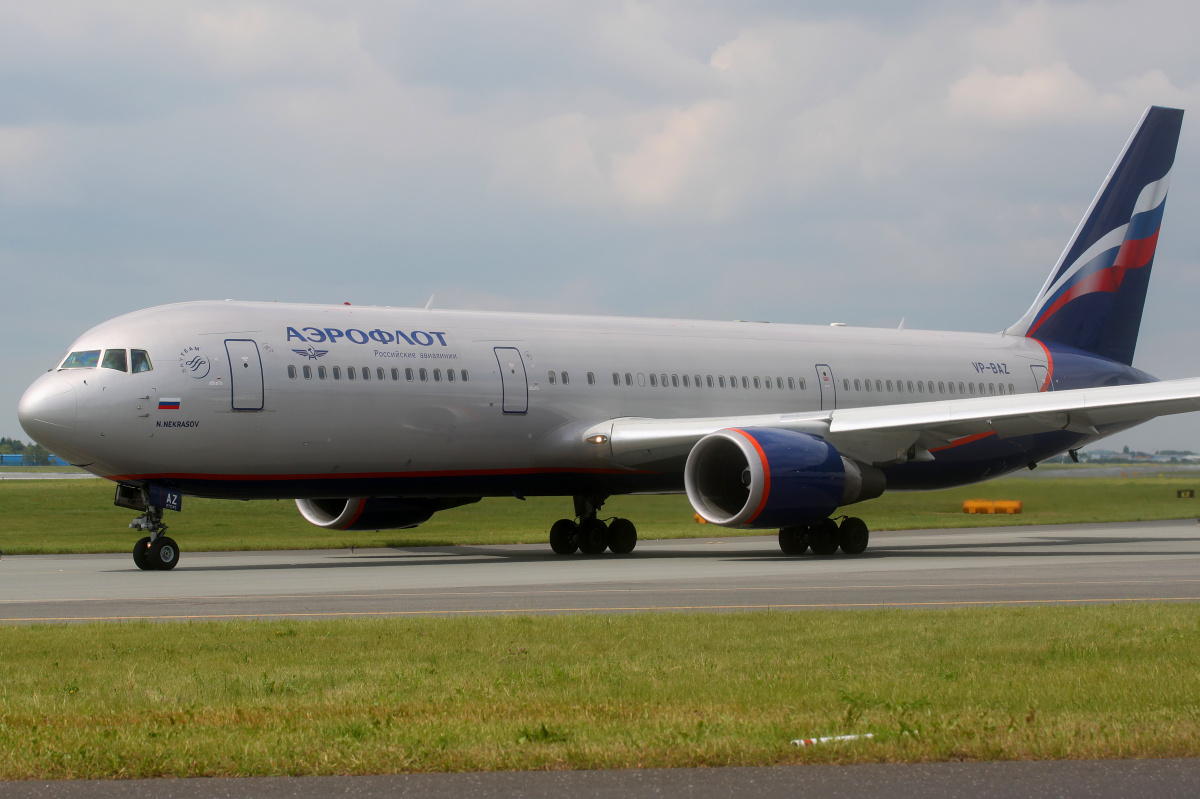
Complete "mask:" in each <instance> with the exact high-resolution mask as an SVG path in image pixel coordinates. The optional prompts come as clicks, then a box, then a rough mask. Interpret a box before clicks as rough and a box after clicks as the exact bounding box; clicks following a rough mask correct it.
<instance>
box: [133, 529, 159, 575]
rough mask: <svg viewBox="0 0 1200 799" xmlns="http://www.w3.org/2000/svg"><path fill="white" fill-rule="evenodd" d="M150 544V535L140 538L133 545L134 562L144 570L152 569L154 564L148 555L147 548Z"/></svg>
mask: <svg viewBox="0 0 1200 799" xmlns="http://www.w3.org/2000/svg"><path fill="white" fill-rule="evenodd" d="M149 546H150V536H146V537H145V538H143V539H141V540H139V541H138V542H137V543H136V544H134V545H133V564H134V565H135V566H137V567H138V568H139V569H141V570H142V571H150V570H151V569H153V568H154V566H153V565H152V564H151V563H150V560H149V558H147V557H146V548H147V547H149Z"/></svg>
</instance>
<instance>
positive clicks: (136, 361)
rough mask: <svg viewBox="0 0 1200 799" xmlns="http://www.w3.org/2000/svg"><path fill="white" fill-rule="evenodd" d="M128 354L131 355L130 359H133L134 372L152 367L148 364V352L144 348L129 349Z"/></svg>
mask: <svg viewBox="0 0 1200 799" xmlns="http://www.w3.org/2000/svg"><path fill="white" fill-rule="evenodd" d="M129 354H130V355H131V356H132V358H131V360H132V361H133V371H134V373H135V374H136V373H137V372H149V371H150V370H151V369H153V368H154V367H153V366H151V364H150V354H149V353H148V352H146V351H145V350H130V351H129Z"/></svg>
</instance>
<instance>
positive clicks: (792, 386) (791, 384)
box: [788, 377, 796, 391]
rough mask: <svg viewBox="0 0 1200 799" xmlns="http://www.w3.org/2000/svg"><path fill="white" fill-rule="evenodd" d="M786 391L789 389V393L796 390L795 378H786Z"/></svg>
mask: <svg viewBox="0 0 1200 799" xmlns="http://www.w3.org/2000/svg"><path fill="white" fill-rule="evenodd" d="M788 389H790V390H791V391H795V390H796V378H794V377H789V378H788Z"/></svg>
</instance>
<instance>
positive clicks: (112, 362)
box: [100, 350, 127, 372]
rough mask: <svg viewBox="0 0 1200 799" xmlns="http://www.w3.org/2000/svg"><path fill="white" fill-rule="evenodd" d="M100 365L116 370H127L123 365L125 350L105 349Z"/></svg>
mask: <svg viewBox="0 0 1200 799" xmlns="http://www.w3.org/2000/svg"><path fill="white" fill-rule="evenodd" d="M100 365H101V366H103V367H104V368H105V369H116V370H117V371H118V372H124V371H127V370H126V367H125V350H105V351H104V360H103V361H101V362H100Z"/></svg>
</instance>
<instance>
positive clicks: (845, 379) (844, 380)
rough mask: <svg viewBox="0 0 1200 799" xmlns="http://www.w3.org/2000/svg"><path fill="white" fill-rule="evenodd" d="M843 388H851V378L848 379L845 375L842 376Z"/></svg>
mask: <svg viewBox="0 0 1200 799" xmlns="http://www.w3.org/2000/svg"><path fill="white" fill-rule="evenodd" d="M842 388H844V389H846V390H847V391H849V390H850V380H849V379H847V378H845V377H843V378H842Z"/></svg>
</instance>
